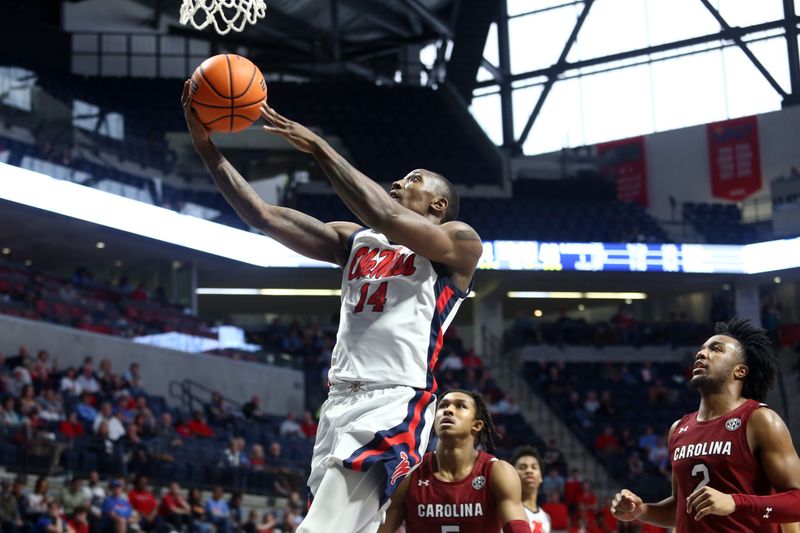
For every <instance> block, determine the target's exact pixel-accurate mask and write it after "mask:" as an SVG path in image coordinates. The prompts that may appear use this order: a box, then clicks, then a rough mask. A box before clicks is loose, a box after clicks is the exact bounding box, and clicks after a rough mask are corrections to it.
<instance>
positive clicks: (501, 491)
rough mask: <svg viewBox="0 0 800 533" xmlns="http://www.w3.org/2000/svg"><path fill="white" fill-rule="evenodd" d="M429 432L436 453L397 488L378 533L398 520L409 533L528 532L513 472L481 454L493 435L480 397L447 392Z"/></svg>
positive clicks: (393, 526)
mask: <svg viewBox="0 0 800 533" xmlns="http://www.w3.org/2000/svg"><path fill="white" fill-rule="evenodd" d="M433 429H434V431H435V432H436V436H437V437H438V438H439V441H438V443H437V445H436V450H435V451H434V452H432V453H428V454H426V455H425V457H423V459H422V462H421V463H420V466H419V467H418V468H417V469H416V470H414V471H413V472H412V473H411V474H410V475H409V476H408V477H406V479H405V480H403V482H402V483H401V484H400V487H398V489H397V491H396V492H395V494H394V496H392V503H391V505H390V506H389V510H388V511H387V513H386V520H385V522H384V524H383V525H382V526H381V528H380V529H379V530H378V533H394V532H395V531H396V530H397V528H398V527H400V524H402V523H403V522H404V521H405V524H406V530H407V531H409V532H412V531H413V532H414V533H441V532H442V531H448V532H450V531H452V532H459V533H486V532H498V531H501V530H502V531H503V533H530V531H531V528H530V525H529V524H528V521H527V519H526V518H527V517H526V515H525V510H524V508H523V507H522V501H521V494H522V490H521V486H520V480H519V476H518V475H517V472H516V470H514V467H512V466H511V465H510V464H508V463H507V462H505V461H500V460H498V459H497V458H496V457H494V456H492V455H490V454H489V453H487V452H491V451H494V445H495V439H497V438H499V435H498V433H497V431H496V430H495V427H494V422H493V421H492V416H491V415H490V414H489V409H488V408H487V407H486V402H485V401H484V399H483V396H481V395H480V394H479V393H477V392H469V391H463V390H451V391H449V392H448V393H447V394H445V395H444V396H442V397H441V399H440V400H439V402H438V404H437V406H436V416H435V418H434V423H433ZM484 450H485V451H484Z"/></svg>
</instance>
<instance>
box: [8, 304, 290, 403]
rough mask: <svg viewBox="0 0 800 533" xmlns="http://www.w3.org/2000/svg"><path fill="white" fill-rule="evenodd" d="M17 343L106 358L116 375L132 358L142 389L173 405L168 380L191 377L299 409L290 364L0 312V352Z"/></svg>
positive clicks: (235, 395)
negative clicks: (241, 358) (145, 340)
mask: <svg viewBox="0 0 800 533" xmlns="http://www.w3.org/2000/svg"><path fill="white" fill-rule="evenodd" d="M21 345H24V346H25V347H26V348H27V349H28V350H29V351H30V352H31V353H32V354H35V353H36V351H38V350H47V351H48V352H49V353H50V356H51V358H53V359H54V360H55V361H56V363H57V365H58V367H59V368H66V367H68V366H78V365H80V364H81V363H82V362H83V359H84V357H86V356H88V355H91V356H92V357H93V358H94V361H95V368H97V365H98V363H99V361H100V360H101V359H104V358H108V359H110V360H111V363H112V368H113V369H114V372H119V373H120V374H121V373H122V372H124V371H125V370H126V369H127V368H128V366H129V365H130V364H131V363H132V362H134V361H137V362H138V363H140V365H141V371H142V378H143V380H144V388H145V390H147V391H148V393H150V394H154V395H159V396H163V397H165V398H166V399H167V402H168V403H169V404H170V405H172V406H175V407H178V406H179V399H177V398H172V397H170V396H169V383H170V382H171V381H182V380H184V379H191V380H194V381H196V382H198V383H201V384H204V385H207V386H210V387H213V388H214V389H215V390H217V391H219V392H220V393H221V394H223V395H224V396H227V397H228V398H230V399H232V400H235V401H239V402H245V401H247V400H249V399H250V397H251V396H252V395H253V394H258V395H259V396H260V397H261V408H262V410H263V411H264V412H266V413H270V414H275V415H286V413H287V412H288V411H294V412H302V411H303V405H304V394H305V390H304V381H303V374H302V372H300V371H298V370H294V369H290V368H280V367H274V366H269V365H264V364H258V363H250V362H246V361H236V360H232V359H228V358H226V357H221V356H214V355H203V354H191V353H185V352H179V351H175V350H167V349H164V348H157V347H153V346H145V345H142V344H137V343H134V342H131V341H129V340H126V339H121V338H117V337H111V336H108V335H99V334H96V333H89V332H85V331H80V330H76V329H71V328H67V327H63V326H57V325H54V324H47V323H43V322H37V321H32V320H25V319H20V318H16V317H10V316H4V315H0V352H2V353H3V354H4V355H5V356H6V357H8V356H10V355H14V354H16V353H17V351H18V349H19V347H20V346H21ZM202 398H205V396H202Z"/></svg>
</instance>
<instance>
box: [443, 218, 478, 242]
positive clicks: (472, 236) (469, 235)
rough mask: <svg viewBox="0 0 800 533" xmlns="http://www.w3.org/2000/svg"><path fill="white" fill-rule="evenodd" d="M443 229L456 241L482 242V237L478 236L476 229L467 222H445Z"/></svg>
mask: <svg viewBox="0 0 800 533" xmlns="http://www.w3.org/2000/svg"><path fill="white" fill-rule="evenodd" d="M442 229H444V230H445V231H446V232H447V233H448V234H450V235H452V236H453V237H455V238H456V239H460V240H465V241H470V240H478V241H479V240H481V237H480V235H478V232H477V231H475V228H473V227H472V226H470V225H469V224H467V223H466V222H462V221H461V220H451V221H450V222H445V223H444V224H442Z"/></svg>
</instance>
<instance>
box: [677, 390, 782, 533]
mask: <svg viewBox="0 0 800 533" xmlns="http://www.w3.org/2000/svg"><path fill="white" fill-rule="evenodd" d="M759 407H766V406H765V404H763V403H758V402H756V401H755V400H747V401H745V402H744V403H743V404H742V405H740V406H739V407H737V408H736V409H734V410H733V411H731V412H729V413H728V414H726V415H723V416H720V417H718V418H715V419H714V420H708V421H705V422H698V420H697V412H694V413H691V414H688V415H686V416H684V417H683V418H681V420H680V422H679V423H678V425H677V426H676V427H675V430H674V431H673V432H672V438H671V439H670V441H669V457H670V462H671V463H672V475H673V476H675V480H676V484H677V487H678V493H677V494H676V495H675V498H676V500H677V504H678V506H677V517H676V519H675V531H676V532H677V533H706V532H708V533H711V532H713V533H729V532H730V533H740V532H742V531H758V532H777V531H779V530H780V528H779V526H778V525H777V524H769V523H766V522H762V521H760V520H758V519H757V518H754V517H749V516H741V515H740V514H739V513H736V512H734V513H733V514H730V515H728V516H714V515H708V516H706V517H705V518H703V519H702V520H700V521H699V522H698V521H696V520H695V519H694V515H695V513H694V512H693V513H692V514H686V498H687V497H688V496H689V495H690V494H691V493H692V492H694V491H695V490H697V489H699V488H701V487H704V486H706V485H708V486H709V487H712V488H715V489H717V490H719V491H721V492H723V493H725V494H731V493H743V494H754V495H765V494H770V493H771V492H772V488H771V487H770V485H769V481H768V480H767V477H766V475H765V474H764V470H763V469H762V468H761V464H760V463H759V462H758V460H757V459H756V458H755V457H754V456H753V453H752V452H751V451H750V446H749V445H748V443H747V421H748V420H749V419H750V415H751V414H752V413H753V411H755V410H756V409H758V408H759Z"/></svg>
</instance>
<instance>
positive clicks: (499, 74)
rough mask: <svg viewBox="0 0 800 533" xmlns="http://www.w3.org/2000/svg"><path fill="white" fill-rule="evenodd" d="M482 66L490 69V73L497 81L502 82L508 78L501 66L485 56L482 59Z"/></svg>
mask: <svg viewBox="0 0 800 533" xmlns="http://www.w3.org/2000/svg"><path fill="white" fill-rule="evenodd" d="M481 66H482V67H483V68H485V69H486V70H488V71H489V74H491V75H492V77H493V78H494V79H495V81H497V82H498V83H501V82H502V81H503V80H505V79H506V76H505V74H503V71H502V70H501V68H500V67H496V66H494V65H493V64H492V63H491V62H490V61H489V60H488V59H486V58H485V57H484V58H482V59H481Z"/></svg>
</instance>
